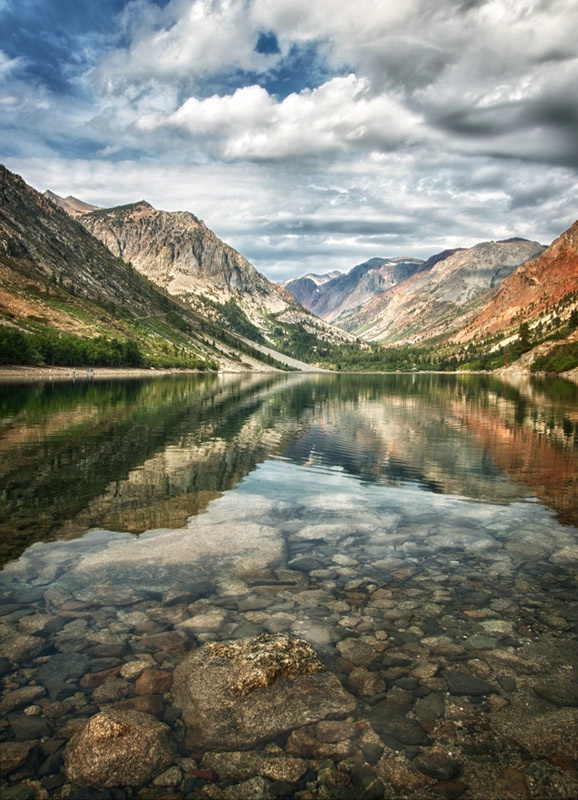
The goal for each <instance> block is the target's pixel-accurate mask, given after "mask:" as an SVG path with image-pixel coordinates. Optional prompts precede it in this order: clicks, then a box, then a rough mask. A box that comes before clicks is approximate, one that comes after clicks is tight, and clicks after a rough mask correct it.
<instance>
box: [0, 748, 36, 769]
mask: <svg viewBox="0 0 578 800" xmlns="http://www.w3.org/2000/svg"><path fill="white" fill-rule="evenodd" d="M32 748H33V745H32V744H31V743H30V742H0V776H2V777H4V775H9V774H10V773H11V772H14V770H15V769H18V767H21V766H22V764H24V763H26V761H27V760H28V757H29V755H30V752H31V750H32Z"/></svg>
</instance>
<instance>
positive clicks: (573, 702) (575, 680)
mask: <svg viewBox="0 0 578 800" xmlns="http://www.w3.org/2000/svg"><path fill="white" fill-rule="evenodd" d="M533 689H534V693H535V694H537V695H538V697H541V698H542V699H543V700H547V701H548V702H549V703H553V704H554V705H556V706H578V676H576V675H571V676H567V677H566V676H564V677H562V678H560V677H556V678H552V680H550V681H548V683H539V684H537V685H536V686H534V687H533Z"/></svg>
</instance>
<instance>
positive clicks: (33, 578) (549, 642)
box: [0, 374, 578, 798]
mask: <svg viewBox="0 0 578 800" xmlns="http://www.w3.org/2000/svg"><path fill="white" fill-rule="evenodd" d="M577 394H578V393H577V390H576V387H574V386H573V385H572V384H569V383H566V382H563V381H534V382H521V383H520V384H519V385H512V384H510V383H505V382H503V381H499V380H496V379H494V378H491V377H489V376H444V375H441V376H440V375H417V374H416V375H386V376H380V375H371V376H367V375H316V376H310V375H307V376H304V375H289V376H287V375H283V376H277V375H259V376H252V375H225V376H202V377H197V376H188V377H184V378H174V379H154V380H148V381H137V380H134V381H126V382H125V381H114V382H110V383H105V382H102V383H101V382H99V383H82V384H80V383H79V384H74V383H72V382H70V383H53V384H37V385H27V386H18V385H6V386H3V387H1V390H0V410H1V415H2V416H1V422H0V476H1V485H2V495H1V501H2V502H1V511H0V535H1V541H2V555H3V558H4V560H5V562H6V565H5V568H4V571H3V573H2V575H1V576H0V593H1V595H0V596H1V597H2V601H3V603H4V616H3V620H4V622H3V625H4V629H3V633H4V634H5V636H6V640H7V642H8V643H9V644H10V643H12V646H11V648H9V650H8V654H7V656H5V657H6V661H5V662H4V664H5V677H4V681H5V692H6V691H8V690H10V689H13V688H14V687H15V686H23V685H27V684H28V683H29V682H31V681H32V682H33V683H34V682H35V681H36V678H37V675H36V673H35V670H38V669H39V668H40V666H41V664H42V663H43V662H44V661H45V660H46V659H47V658H50V657H51V656H52V655H54V654H57V653H66V652H81V653H86V654H87V656H88V660H87V662H86V665H85V667H84V669H85V670H86V671H87V672H88V673H95V672H98V669H99V667H102V666H103V664H102V662H101V661H99V658H97V657H96V656H95V655H94V653H95V652H97V651H98V647H100V646H103V647H105V646H107V647H109V646H112V647H113V648H114V647H115V646H118V647H121V648H123V649H122V650H118V653H121V655H119V656H118V662H119V668H120V665H121V664H122V663H123V662H126V661H132V660H135V659H139V658H142V657H143V656H146V657H148V658H152V659H154V662H155V663H156V664H157V665H161V666H163V668H165V669H168V670H171V669H172V668H174V666H175V664H176V663H178V660H179V659H180V658H182V657H183V655H184V653H186V652H187V651H189V650H190V649H191V648H195V647H197V646H198V645H199V644H202V643H203V642H206V641H211V640H215V639H230V638H242V637H245V636H252V635H256V634H258V633H260V632H263V631H268V632H277V631H287V632H289V633H291V634H293V635H296V636H299V637H302V638H305V639H307V641H309V642H310V643H311V644H312V645H313V646H314V648H315V649H316V650H317V652H318V653H319V655H320V656H321V657H322V658H323V660H324V661H325V663H326V664H327V666H328V667H329V668H331V669H332V670H334V671H335V672H336V674H338V675H339V677H340V679H342V681H343V683H344V685H345V686H346V688H348V690H349V691H351V692H352V693H353V694H354V695H355V696H356V697H357V698H358V700H359V719H360V720H363V721H364V725H367V726H368V727H367V728H364V730H365V733H364V734H363V736H365V737H366V739H367V741H365V740H364V741H362V740H361V739H359V741H357V740H355V742H354V743H352V744H351V747H358V748H361V750H360V752H362V753H363V752H365V753H366V754H367V752H368V751H367V746H368V745H369V744H372V743H373V744H375V745H376V746H378V747H381V748H382V750H383V748H385V750H383V753H384V755H382V756H381V758H380V760H379V761H377V762H376V763H370V765H369V767H370V768H371V769H372V770H374V771H375V770H377V772H378V773H379V775H380V778H381V779H382V780H383V782H384V785H385V786H386V787H389V791H390V792H391V793H392V795H391V796H399V797H401V796H405V795H403V793H402V789H401V788H399V786H397V784H396V776H395V774H393V773H392V771H391V770H392V767H391V763H393V762H392V761H391V759H390V760H389V761H388V760H387V758H386V756H387V754H388V753H399V758H400V759H405V761H404V765H405V766H404V769H406V770H408V771H409V772H408V773H407V775H409V774H410V773H411V770H413V769H414V768H413V766H412V759H414V758H415V757H416V755H417V754H418V753H419V752H420V749H421V750H424V749H425V750H428V749H429V748H431V747H432V746H434V747H438V746H441V745H444V743H445V745H444V746H446V749H447V746H448V741H450V740H451V742H452V746H453V748H454V750H455V751H456V752H458V753H459V754H460V758H461V770H462V778H461V779H462V782H463V785H464V786H465V787H466V788H465V790H464V791H466V794H465V795H464V796H465V797H479V798H486V797H494V796H495V797H496V798H497V797H500V796H505V794H506V793H507V791H509V789H508V787H507V786H505V785H501V784H500V780H501V778H500V776H501V775H502V774H506V777H507V775H508V774H509V775H510V778H511V776H512V775H515V776H518V777H517V778H516V780H519V782H520V786H522V785H523V786H525V787H526V788H525V791H526V792H527V793H528V794H527V796H531V797H536V798H538V797H540V798H541V797H550V796H552V797H554V796H556V797H572V796H574V794H573V793H575V792H576V788H577V784H576V782H575V779H573V778H572V777H569V776H571V774H572V770H571V769H568V768H567V767H568V765H572V764H574V766H575V759H576V756H577V755H578V754H576V753H574V750H573V749H572V748H573V747H574V749H575V745H572V744H569V740H568V735H567V734H568V731H569V730H572V731H576V732H577V733H578V730H577V729H576V727H575V726H576V719H577V717H576V713H577V711H576V706H577V705H578V697H576V693H575V692H573V691H572V689H571V688H568V689H567V691H566V690H564V691H562V695H561V696H560V695H558V696H554V694H553V693H552V692H551V691H550V692H549V691H548V686H549V685H551V684H554V683H555V684H556V685H559V686H562V687H565V686H570V685H571V684H572V682H573V681H574V682H575V679H576V676H577V674H578V673H577V672H576V669H577V667H578V652H577V649H576V641H577V639H576V623H577V621H578V608H577V602H576V578H577V575H578V531H577V528H576V525H578V481H577V477H578V476H577V471H578V397H577ZM39 615H48V617H49V618H50V622H49V623H46V624H45V625H43V624H41V620H40V619H39ZM35 620H36V623H35V622H34V621H35ZM35 626H36V627H35ZM24 632H27V633H28V634H30V633H31V634H32V638H34V639H35V640H36V641H33V642H32V643H31V644H30V648H31V649H27V648H26V647H24V648H23V649H22V648H20V649H19V647H18V645H17V644H16V642H17V639H18V636H21V635H22V634H23V633H24ZM159 637H160V638H159ZM350 640H355V641H356V642H359V641H362V642H363V643H364V644H365V645H368V646H369V647H370V648H371V652H372V654H373V655H372V657H371V658H370V659H369V661H368V663H367V664H365V663H363V664H359V663H356V660H355V656H352V657H351V658H350V657H348V656H347V655H346V653H349V655H350V656H351V652H350V650H348V649H347V648H348V647H350V645H349V644H344V642H345V643H347V642H350ZM167 642H168V644H167ZM95 648H97V649H96V650H95ZM99 652H100V651H99ZM352 659H353V660H352ZM93 661H94V663H92V662H93ZM527 663H530V664H532V665H533V666H532V667H531V669H530V668H526V667H524V664H527ZM455 669H457V670H458V671H460V672H465V673H467V674H468V676H470V677H475V678H479V679H480V680H484V681H486V682H487V685H488V687H491V691H490V688H488V691H487V692H486V695H487V696H484V693H482V694H481V695H467V694H466V695H465V696H464V695H460V694H459V693H457V694H455V693H454V692H453V689H452V685H451V674H450V673H451V671H452V670H455ZM448 670H449V673H448ZM366 673H367V674H366ZM40 674H42V673H40ZM67 680H68V683H70V686H71V688H70V694H68V695H67V691H68V690H66V689H65V690H62V687H61V688H60V689H59V690H57V691H56V695H54V696H53V695H51V691H50V687H48V688H47V691H48V697H44V698H42V700H41V701H39V709H40V710H39V711H38V712H35V713H37V714H39V715H40V716H39V717H38V716H37V717H34V715H33V714H32V715H31V718H34V719H41V720H42V719H44V718H45V717H46V720H47V726H45V728H43V729H42V730H43V733H44V738H46V736H48V737H49V738H50V736H55V735H56V728H57V724H56V722H59V723H60V722H61V720H60V719H59V718H58V715H57V714H56V712H55V711H54V705H55V704H57V703H58V702H61V701H63V700H64V699H66V698H67V697H68V698H69V699H68V700H67V701H66V702H67V703H68V706H67V707H66V708H59V711H58V714H60V715H62V716H63V717H64V718H65V719H68V718H70V719H73V720H79V719H80V720H82V719H85V718H86V717H87V716H89V715H90V714H91V713H95V712H96V711H97V710H98V709H99V708H102V707H104V706H106V705H107V704H110V703H111V702H118V701H125V700H127V699H129V700H130V698H131V697H133V696H134V685H133V684H131V682H130V680H123V679H121V678H118V675H116V676H115V677H114V680H113V681H112V682H111V681H108V682H105V683H104V684H103V685H104V686H105V687H108V688H107V690H106V691H108V692H109V695H107V694H106V691H104V690H103V689H98V690H97V689H94V691H93V689H92V686H91V688H89V687H88V685H87V684H90V683H91V681H86V680H85V681H84V684H83V683H82V681H83V676H82V675H81V674H79V675H78V676H76V677H73V678H68V679H67ZM76 680H77V681H78V682H77V683H75V681H76ZM118 681H120V683H118ZM448 681H449V682H448ZM40 683H42V682H41V681H40ZM113 690H114V691H113ZM58 691H63V693H64V695H63V697H60V696H59V695H58ZM115 691H116V692H117V695H115V694H114V692H115ZM99 692H100V693H99ZM432 697H434V698H441V708H442V710H441V711H439V715H438V717H436V718H435V720H434V721H433V722H432V721H431V720H430V722H431V725H430V724H429V723H427V724H426V722H424V720H423V719H421V721H420V725H421V727H422V733H424V731H425V732H427V736H429V735H430V734H431V735H432V736H434V740H433V741H432V740H431V739H429V740H428V741H427V743H425V744H424V742H423V741H422V740H420V738H419V736H417V738H415V741H413V740H412V734H411V730H413V735H414V737H415V729H413V728H412V724H414V725H415V724H417V723H415V720H416V719H417V720H420V713H422V714H423V705H420V704H423V703H424V702H425V700H426V699H427V698H430V700H428V701H427V702H433V701H432V700H431V698H432ZM492 697H493V698H494V699H493V700H492V699H491V698H492ZM74 698H76V699H74ZM400 698H401V700H400ZM495 698H497V699H495ZM398 701H399V702H398ZM402 701H403V702H402ZM383 703H386V704H389V705H388V706H387V708H388V709H389V711H388V713H391V709H392V708H395V709H396V713H398V712H399V714H398V715H399V719H398V720H397V722H398V723H399V724H398V727H397V728H396V727H395V726H393V727H391V726H390V727H389V728H388V727H387V725H385V723H384V722H383V720H382V718H381V716H379V714H381V712H382V710H383V708H382V705H380V704H383ZM392 703H393V705H392ZM396 703H397V705H395V704H396ZM376 709H377V710H376ZM400 709H402V711H403V713H402V712H401V711H400ZM420 709H422V711H421V712H420ZM378 711H379V714H378ZM157 713H158V715H159V716H161V717H162V718H164V719H167V720H169V721H170V720H174V712H173V709H171V706H170V698H169V697H168V696H167V697H166V698H165V700H164V705H161V706H160V707H159V708H158V709H157ZM51 714H52V716H51ZM163 715H164V716H163ZM16 716H20V717H23V716H24V714H23V713H19V714H16ZM394 718H396V717H395V714H394ZM55 719H56V722H55ZM410 723H411V724H410ZM19 725H20V727H19ZM22 725H23V723H22V720H18V719H15V720H12V721H10V720H9V723H8V726H7V727H5V728H4V729H3V730H4V733H3V735H4V737H5V738H6V739H7V740H8V741H11V740H12V739H14V738H16V739H17V738H18V737H19V736H20V735H21V734H20V733H19V731H22V729H23V728H22ZM400 726H401V727H400ZM404 726H405V727H404ZM428 726H429V727H428ZM436 726H437V727H436ZM468 726H469V727H468ZM41 727H42V726H40V728H41ZM40 728H39V727H38V726H37V729H38V730H40ZM24 730H26V731H27V732H28V733H30V730H28V729H27V728H26V726H24ZM177 730H178V728H177V727H175V732H176V731H177ZM357 730H361V728H359V727H358V729H357ZM400 731H402V733H400ZM404 731H405V732H404ZM408 731H410V732H409V733H408ZM468 731H469V732H468ZM488 731H489V732H488ZM484 732H485V733H484ZM22 735H24V734H22ZM175 735H176V734H175ZM356 736H361V734H356ZM371 736H374V737H377V739H376V741H373V742H372V741H370V739H371ZM427 736H426V738H427ZM367 737H369V738H367ZM448 737H449V739H448ZM480 737H482V738H483V746H482V745H480ZM484 737H485V738H484ZM30 738H35V737H34V736H31V737H30ZM476 743H477V744H476ZM363 747H365V748H366V750H363ZM476 747H478V750H479V752H477V751H476ZM374 752H375V751H374ZM488 753H493V756H492V759H488V758H485V760H484V757H485V756H487V755H488ZM564 759H566V760H564ZM334 760H336V762H337V761H339V759H338V758H337V756H335V759H334ZM492 761H494V762H496V763H497V762H498V761H499V762H500V764H501V765H502V767H503V769H501V771H500V770H497V771H496V769H497V768H496V767H495V764H493V765H492V763H491V762H492ZM395 763H397V762H395ZM400 763H401V762H400ZM536 764H538V765H539V768H538V767H537V766H536ZM181 767H182V765H181ZM504 771H505V772H504ZM508 771H509V772H508ZM15 774H17V773H15ZM407 775H406V776H405V777H406V778H407ZM52 780H53V782H54V783H55V785H56V784H58V782H59V781H61V784H62V783H63V782H64V779H63V777H62V774H61V772H59V771H58V770H56V772H55V775H53V776H52ZM183 780H184V767H183ZM400 780H401V779H400ZM573 780H574V782H573ZM13 782H17V781H16V780H14V781H13ZM402 783H403V781H401V783H400V785H401V784H402ZM418 783H419V782H418ZM298 789H299V790H302V789H303V786H299V787H296V788H295V791H297V790H298ZM434 789H435V786H434V787H433V788H432V785H423V786H421V785H420V786H417V784H416V790H415V791H416V794H415V796H416V797H421V796H424V797H429V796H432V797H433V796H438V795H436V794H435V792H434ZM352 791H353V789H352ZM420 792H421V794H420ZM431 792H434V794H431ZM336 796H337V795H336ZM352 796H353V795H352ZM520 796H524V795H523V794H522V795H520Z"/></svg>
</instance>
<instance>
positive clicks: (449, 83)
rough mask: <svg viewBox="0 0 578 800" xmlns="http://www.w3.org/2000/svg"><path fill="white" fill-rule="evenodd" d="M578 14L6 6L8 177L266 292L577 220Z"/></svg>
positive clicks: (459, 1)
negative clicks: (278, 283) (149, 233)
mask: <svg viewBox="0 0 578 800" xmlns="http://www.w3.org/2000/svg"><path fill="white" fill-rule="evenodd" d="M577 31H578V2H577V0H435V2H432V0H355V2H352V1H350V0H313V1H312V0H168V1H167V0H98V2H78V0H0V162H1V163H3V164H5V165H6V166H7V167H8V168H9V169H11V170H12V171H14V172H17V173H18V174H19V175H21V176H22V177H23V178H24V179H25V180H26V181H27V182H28V183H29V184H31V185H32V186H34V187H35V188H36V189H38V190H40V191H44V190H45V189H51V190H52V191H54V192H56V193H57V194H60V195H63V196H67V195H69V194H71V195H73V196H75V197H78V198H80V199H81V200H84V201H86V202H89V203H94V204H95V205H99V206H107V207H108V206H114V205H121V204H124V203H130V202H135V201H136V200H141V199H145V200H147V201H148V202H150V203H152V205H153V206H155V207H156V208H159V209H164V210H167V211H176V210H186V211H191V212H193V213H194V214H195V215H196V216H198V217H199V218H201V219H203V220H204V222H205V223H206V224H207V225H208V226H209V227H210V228H211V229H213V230H214V231H215V232H216V233H217V235H218V236H219V237H220V238H221V239H224V240H225V241H226V242H227V243H229V244H230V245H232V246H233V247H235V248H236V249H237V250H239V251H240V252H241V253H242V254H243V255H245V256H246V257H247V258H248V259H249V260H250V261H251V262H252V263H253V264H254V265H255V266H256V267H257V269H258V270H259V271H260V272H262V273H263V274H264V275H266V276H267V277H268V278H269V279H270V280H283V279H286V278H289V277H294V276H298V275H303V274H305V273H307V272H316V273H323V272H327V271H329V270H333V269H341V270H343V271H347V270H348V269H350V268H351V267H352V266H354V265H356V264H359V263H362V262H363V261H365V260H367V259H369V258H372V257H375V256H380V257H393V256H413V257H420V258H427V257H429V256H430V255H433V254H435V253H438V252H440V251H441V250H444V249H446V248H449V247H468V246H472V245H474V244H476V243H477V242H480V241H488V240H499V239H505V238H509V237H512V236H522V237H525V238H529V239H536V240H538V241H540V242H542V243H544V244H549V243H550V242H551V241H553V239H555V238H556V237H557V236H558V235H560V233H562V232H563V231H564V230H566V229H567V228H568V227H569V226H570V225H571V224H572V223H573V222H574V221H576V219H578V36H577V34H576V32H577Z"/></svg>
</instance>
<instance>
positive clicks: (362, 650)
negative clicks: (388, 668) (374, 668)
mask: <svg viewBox="0 0 578 800" xmlns="http://www.w3.org/2000/svg"><path fill="white" fill-rule="evenodd" d="M337 649H338V650H339V652H340V653H341V656H342V657H343V658H344V659H346V660H347V661H350V662H351V663H352V664H355V666H356V667H367V666H369V664H371V662H372V661H374V660H375V658H376V655H377V654H376V652H375V650H374V649H373V647H372V646H371V645H369V644H367V642H364V641H363V639H355V638H353V637H350V638H348V639H343V640H342V641H341V642H338V644H337Z"/></svg>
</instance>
